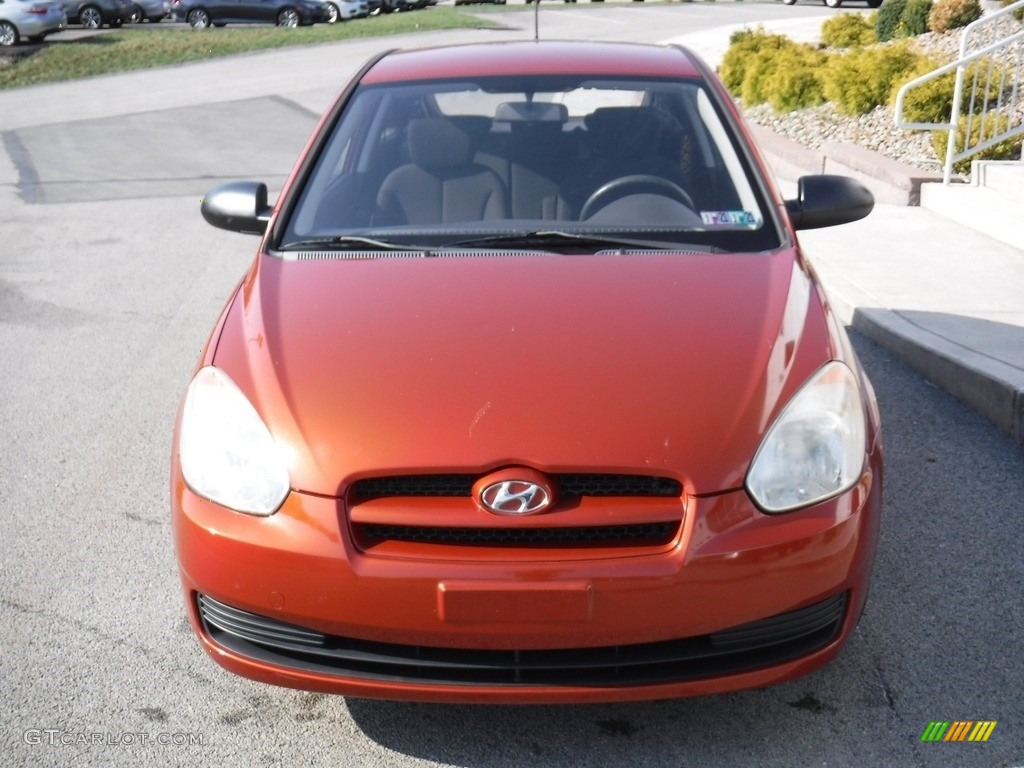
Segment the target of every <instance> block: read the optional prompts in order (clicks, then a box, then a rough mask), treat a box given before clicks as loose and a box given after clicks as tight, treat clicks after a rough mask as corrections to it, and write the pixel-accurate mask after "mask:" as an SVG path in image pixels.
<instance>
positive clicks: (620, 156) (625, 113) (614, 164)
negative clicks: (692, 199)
mask: <svg viewBox="0 0 1024 768" xmlns="http://www.w3.org/2000/svg"><path fill="white" fill-rule="evenodd" d="M667 122H668V120H667V119H666V118H664V117H663V116H662V114H661V112H660V111H659V110H657V109H654V108H652V107H601V108H599V109H595V110H594V111H593V112H592V113H591V114H589V115H587V117H586V119H585V120H584V125H585V126H586V128H587V134H588V137H589V140H590V149H591V163H592V164H591V166H590V170H589V172H588V173H587V174H586V178H585V182H584V193H585V194H586V195H590V194H593V193H594V192H595V191H597V190H598V189H599V188H600V187H602V186H603V185H604V184H607V183H608V182H609V181H614V180H615V179H619V178H622V177H624V176H657V177H658V178H662V179H666V180H667V181H671V182H672V183H674V184H677V185H679V186H680V187H682V188H683V189H684V190H686V191H690V190H689V187H690V184H689V181H690V180H689V178H688V177H687V174H685V173H684V172H683V170H682V168H680V166H679V164H678V163H675V162H673V161H672V159H671V157H670V156H669V155H668V154H666V153H665V152H664V151H663V150H664V147H665V145H666V144H667V143H672V139H673V138H674V137H673V136H672V135H671V133H672V132H671V131H670V128H669V126H668V125H667Z"/></svg>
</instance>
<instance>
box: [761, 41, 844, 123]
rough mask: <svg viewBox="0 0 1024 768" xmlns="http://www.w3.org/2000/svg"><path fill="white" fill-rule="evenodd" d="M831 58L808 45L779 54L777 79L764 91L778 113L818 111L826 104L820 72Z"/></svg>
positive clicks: (766, 83) (776, 57) (764, 84)
mask: <svg viewBox="0 0 1024 768" xmlns="http://www.w3.org/2000/svg"><path fill="white" fill-rule="evenodd" d="M827 60H828V56H827V55H826V54H824V53H822V52H821V51H819V50H816V49H815V48H812V47H811V46H809V45H794V46H792V47H787V48H783V49H781V50H779V51H777V52H776V53H775V55H774V58H773V62H772V63H773V65H774V70H775V74H774V76H772V77H770V78H767V79H766V80H763V81H762V85H761V88H762V90H763V91H764V94H765V96H766V99H767V101H768V103H769V104H771V105H772V109H774V110H775V111H776V112H793V111H794V110H797V109H806V108H807V107H816V106H817V105H819V104H821V103H822V102H824V101H825V91H824V86H823V85H822V82H821V71H822V68H823V66H824V64H825V62H826V61H827Z"/></svg>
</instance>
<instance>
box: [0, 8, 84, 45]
mask: <svg viewBox="0 0 1024 768" xmlns="http://www.w3.org/2000/svg"><path fill="white" fill-rule="evenodd" d="M67 25H68V17H67V14H66V13H64V9H63V8H62V7H61V6H60V5H58V4H55V3H51V2H47V1H46V0H0V47H7V46H11V45H17V44H18V42H19V41H20V40H27V41H28V42H32V43H35V42H38V41H40V40H42V39H43V38H44V37H46V36H47V35H49V34H52V33H54V32H60V31H61V30H62V29H64V28H65V27H67Z"/></svg>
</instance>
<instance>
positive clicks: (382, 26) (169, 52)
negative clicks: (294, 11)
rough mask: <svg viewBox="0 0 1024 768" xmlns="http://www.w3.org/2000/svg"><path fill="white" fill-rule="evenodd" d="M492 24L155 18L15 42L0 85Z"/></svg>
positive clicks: (406, 16)
mask: <svg viewBox="0 0 1024 768" xmlns="http://www.w3.org/2000/svg"><path fill="white" fill-rule="evenodd" d="M490 26H493V24H491V23H489V22H487V21H485V20H482V19H479V18H476V17H475V16H472V15H469V14H466V13H462V12H461V11H458V10H455V9H454V8H436V7H431V8H425V9H423V10H419V11H407V12H404V13H392V14H387V15H381V16H374V17H372V18H368V19H357V20H353V21H346V22H339V23H337V24H316V25H315V26H312V27H298V28H292V29H287V28H282V27H275V26H270V25H267V26H242V25H238V26H234V25H232V26H228V27H224V28H221V29H215V28H211V29H206V30H193V29H190V28H187V27H171V26H169V25H167V28H166V29H153V28H152V27H151V26H150V25H147V26H146V28H143V29H136V28H130V27H128V28H124V29H119V30H116V31H112V32H104V33H103V34H99V35H93V36H90V37H85V38H81V39H79V40H69V41H67V42H58V40H59V36H54V37H53V38H51V39H50V40H51V41H50V42H49V43H48V44H45V45H42V46H40V47H39V49H38V50H36V51H35V52H34V53H32V54H30V55H27V56H19V55H18V53H19V52H18V51H17V50H16V49H15V51H13V52H12V53H13V56H12V55H10V54H8V57H7V58H5V59H0V89H7V88H19V87H22V86H26V85H36V84H38V83H51V82H57V81H61V80H76V79H78V78H82V77H89V76H92V75H106V74H111V73H114V72H128V71H132V70H138V69H148V68H150V67H166V66H170V65H173V64H182V63H185V62H189V61H200V60H202V59H212V58H217V57H220V56H232V55H234V54H238V53H246V52H248V51H260V50H266V49H268V48H281V47H284V46H289V45H309V44H313V43H329V42H334V41H338V40H351V39H355V38H363V37H382V36H386V35H401V34H407V33H412V32H430V31H435V30H441V29H464V28H480V27H490Z"/></svg>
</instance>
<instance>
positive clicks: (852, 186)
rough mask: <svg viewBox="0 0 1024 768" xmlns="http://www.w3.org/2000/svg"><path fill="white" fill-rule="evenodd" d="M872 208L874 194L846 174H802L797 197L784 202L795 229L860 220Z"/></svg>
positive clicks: (831, 225)
mask: <svg viewBox="0 0 1024 768" xmlns="http://www.w3.org/2000/svg"><path fill="white" fill-rule="evenodd" d="M874 207H875V197H874V195H872V194H871V192H870V190H868V188H867V187H865V186H864V185H863V184H861V183H860V182H859V181H854V180H853V179H851V178H849V177H847V176H829V175H826V174H821V175H817V176H802V177H800V179H799V181H797V198H796V200H787V201H786V211H787V212H788V213H789V220H790V221H791V222H792V223H793V228H794V229H818V228H820V227H834V226H836V225H837V224H848V223H849V222H851V221H857V220H858V219H863V218H864V217H865V216H867V215H868V214H869V213H871V209H872V208H874Z"/></svg>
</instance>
